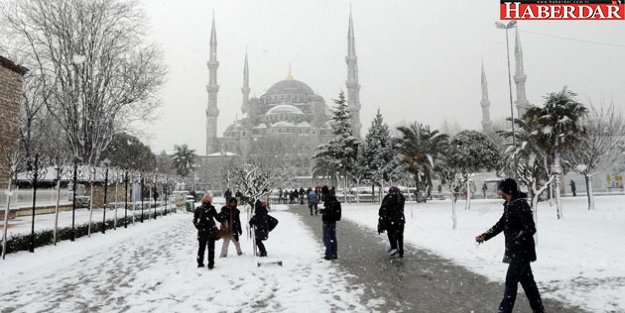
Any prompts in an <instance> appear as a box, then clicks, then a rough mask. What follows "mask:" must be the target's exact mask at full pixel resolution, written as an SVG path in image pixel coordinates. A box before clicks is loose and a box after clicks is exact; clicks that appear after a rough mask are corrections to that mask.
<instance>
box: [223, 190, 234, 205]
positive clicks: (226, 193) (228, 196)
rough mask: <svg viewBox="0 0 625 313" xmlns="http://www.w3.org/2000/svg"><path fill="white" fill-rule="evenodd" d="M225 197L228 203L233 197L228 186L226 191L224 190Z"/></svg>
mask: <svg viewBox="0 0 625 313" xmlns="http://www.w3.org/2000/svg"><path fill="white" fill-rule="evenodd" d="M224 198H226V203H228V202H230V199H231V198H232V191H230V188H226V191H224Z"/></svg>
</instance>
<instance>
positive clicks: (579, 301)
mask: <svg viewBox="0 0 625 313" xmlns="http://www.w3.org/2000/svg"><path fill="white" fill-rule="evenodd" d="M501 203H502V200H473V201H472V207H471V210H469V211H465V210H464V202H462V201H460V202H458V204H457V209H458V228H457V229H456V230H452V229H451V227H452V220H451V202H450V201H449V200H448V201H431V202H428V203H426V204H408V205H407V207H406V210H405V213H406V218H407V225H406V230H405V240H406V242H409V243H412V244H414V245H415V246H417V247H419V248H424V249H427V250H430V251H432V252H434V253H435V254H438V255H440V256H443V257H445V258H448V259H451V260H453V261H454V262H456V263H457V264H459V265H462V266H464V267H466V268H468V269H470V270H472V271H474V272H476V273H479V274H482V275H485V276H486V277H488V278H489V279H492V280H495V281H503V280H504V279H505V272H506V269H507V267H506V265H505V264H503V263H501V260H502V257H503V252H504V237H503V234H500V235H499V236H497V237H495V238H493V239H491V240H490V241H488V242H486V243H485V244H483V245H479V246H478V245H477V244H476V243H475V241H474V238H475V236H476V235H478V234H480V233H482V232H484V231H486V230H487V229H488V228H490V227H491V226H492V225H493V224H494V223H495V222H496V221H497V220H498V219H499V218H500V217H501V214H502V206H501ZM586 205H587V203H586V198H584V197H577V198H564V199H563V211H564V219H562V220H557V219H556V214H555V205H554V206H553V207H550V206H549V204H548V203H540V204H539V208H538V224H537V228H538V233H537V234H538V237H537V239H538V245H537V254H538V260H537V261H536V262H534V263H532V268H533V270H534V276H535V278H536V280H537V282H538V284H539V288H540V289H541V291H542V292H543V296H545V297H550V298H554V299H558V300H560V301H563V302H567V303H571V304H574V305H578V306H580V307H583V308H586V309H588V310H589V311H590V312H625V265H624V264H625V263H623V257H625V244H623V241H624V240H625V196H604V197H597V198H596V207H597V209H596V210H595V211H592V212H589V211H588V210H587V207H586ZM377 210H378V206H374V205H371V204H348V205H345V206H344V211H343V216H344V218H346V219H349V220H353V221H355V222H357V223H359V224H361V225H364V226H366V227H368V228H370V229H371V230H372V231H375V232H377V213H378V212H377ZM502 292H503V291H502Z"/></svg>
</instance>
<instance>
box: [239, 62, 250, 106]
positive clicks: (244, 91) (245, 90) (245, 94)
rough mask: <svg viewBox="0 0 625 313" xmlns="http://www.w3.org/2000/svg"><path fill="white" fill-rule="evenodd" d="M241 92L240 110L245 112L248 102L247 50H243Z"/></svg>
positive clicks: (248, 72) (248, 73)
mask: <svg viewBox="0 0 625 313" xmlns="http://www.w3.org/2000/svg"><path fill="white" fill-rule="evenodd" d="M241 93H242V94H243V103H242V104H241V112H243V113H247V111H248V104H249V102H250V69H249V67H248V65H247V51H245V64H244V65H243V87H241Z"/></svg>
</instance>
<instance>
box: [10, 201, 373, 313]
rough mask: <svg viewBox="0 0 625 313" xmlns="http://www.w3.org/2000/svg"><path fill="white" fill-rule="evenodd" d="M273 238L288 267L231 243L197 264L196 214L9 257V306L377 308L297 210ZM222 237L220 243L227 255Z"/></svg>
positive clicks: (273, 251)
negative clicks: (326, 255)
mask: <svg viewBox="0 0 625 313" xmlns="http://www.w3.org/2000/svg"><path fill="white" fill-rule="evenodd" d="M271 214H272V215H273V216H275V217H276V218H278V220H280V224H279V225H278V227H277V228H276V230H275V231H274V232H272V233H271V238H270V239H269V240H268V241H267V242H266V246H267V250H268V253H269V256H270V257H272V256H275V257H278V256H279V257H280V259H282V260H283V261H284V267H279V266H263V267H260V268H259V267H257V266H256V261H257V258H255V257H254V256H253V252H252V245H251V242H250V241H249V240H248V239H247V238H245V237H246V236H245V235H244V236H243V237H244V238H243V239H242V242H241V244H242V248H243V251H244V255H243V256H240V257H238V256H236V253H233V252H234V248H232V247H231V250H230V255H229V257H228V258H222V259H217V260H216V268H215V269H214V270H213V271H208V270H207V269H206V268H196V264H195V253H196V249H197V241H196V240H195V229H194V228H193V226H192V224H191V218H192V216H191V215H190V214H172V215H169V216H167V217H164V218H161V219H159V220H156V221H152V222H150V223H146V224H142V225H139V224H138V225H136V226H129V228H128V229H118V230H117V231H110V232H107V234H106V235H101V234H96V235H93V236H92V238H90V239H89V238H81V239H79V240H77V241H76V242H73V243H72V242H62V243H60V244H59V245H58V246H57V247H43V248H40V249H38V250H37V252H36V253H35V254H30V253H27V252H20V253H16V254H10V255H8V256H7V260H5V261H3V262H0V277H1V279H0V281H1V283H0V311H1V312H199V311H203V312H279V311H284V312H330V311H352V312H354V311H358V312H364V311H372V310H374V308H371V307H369V308H367V307H364V306H363V305H361V304H360V303H361V301H360V299H359V296H360V295H361V294H362V289H361V287H359V286H348V284H347V282H346V280H345V277H344V276H345V275H344V274H343V273H341V272H339V270H338V267H337V266H336V265H335V264H332V263H328V262H325V261H323V260H321V258H320V256H321V255H322V253H321V252H322V250H321V245H320V243H318V242H315V241H314V240H313V239H312V237H311V234H310V233H308V232H307V231H306V228H305V227H302V225H301V222H300V221H299V219H298V217H296V216H294V215H293V214H292V213H289V212H287V211H276V212H272V213H271ZM220 248H221V241H218V242H217V243H216V249H215V250H216V252H217V255H218V253H219V249H220Z"/></svg>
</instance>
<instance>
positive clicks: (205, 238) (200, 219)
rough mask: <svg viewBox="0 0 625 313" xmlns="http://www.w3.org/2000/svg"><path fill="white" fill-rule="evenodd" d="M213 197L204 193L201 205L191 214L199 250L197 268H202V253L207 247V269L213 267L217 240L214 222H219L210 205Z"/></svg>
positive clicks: (208, 193)
mask: <svg viewBox="0 0 625 313" xmlns="http://www.w3.org/2000/svg"><path fill="white" fill-rule="evenodd" d="M212 202H213V195H212V194H211V193H210V192H206V193H205V194H204V196H202V205H201V206H199V207H197V208H195V213H194V214H193V225H194V226H195V228H196V229H197V240H198V242H199V248H198V250H197V266H198V267H204V251H205V250H206V246H207V245H208V269H209V270H211V269H213V267H214V266H215V239H216V238H217V227H216V226H215V225H216V223H215V220H217V221H218V222H221V218H220V217H219V216H218V214H217V210H215V207H214V206H213V205H212V204H211V203H212Z"/></svg>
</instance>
